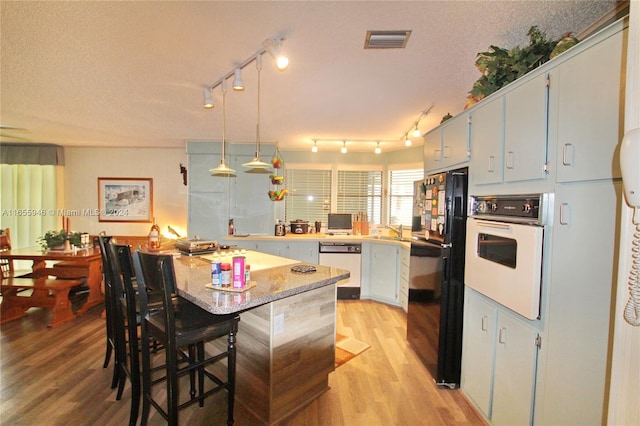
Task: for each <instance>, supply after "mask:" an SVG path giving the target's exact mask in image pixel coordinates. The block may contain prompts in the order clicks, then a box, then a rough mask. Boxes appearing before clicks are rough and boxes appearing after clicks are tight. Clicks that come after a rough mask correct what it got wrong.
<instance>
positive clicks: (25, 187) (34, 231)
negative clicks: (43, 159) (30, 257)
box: [0, 164, 62, 248]
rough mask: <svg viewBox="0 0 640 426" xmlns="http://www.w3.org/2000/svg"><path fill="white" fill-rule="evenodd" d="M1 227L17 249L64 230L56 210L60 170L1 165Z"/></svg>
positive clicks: (45, 166) (31, 166) (32, 244)
mask: <svg viewBox="0 0 640 426" xmlns="http://www.w3.org/2000/svg"><path fill="white" fill-rule="evenodd" d="M0 167H1V175H0V189H1V191H2V192H0V212H1V213H2V216H0V227H1V228H3V229H4V228H9V229H10V230H11V243H12V245H13V247H14V248H20V247H31V246H36V245H38V243H37V241H38V237H40V236H42V235H43V234H44V233H45V232H47V231H49V230H53V229H55V230H59V229H62V222H61V216H58V211H57V207H56V199H57V198H56V197H57V194H56V188H57V185H56V181H57V170H56V169H57V167H59V166H53V165H36V164H1V165H0Z"/></svg>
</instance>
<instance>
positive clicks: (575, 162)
mask: <svg viewBox="0 0 640 426" xmlns="http://www.w3.org/2000/svg"><path fill="white" fill-rule="evenodd" d="M608 32H609V33H610V34H607V36H606V37H604V38H600V37H599V38H598V40H599V42H598V43H596V44H593V45H591V46H589V45H588V44H589V41H588V40H585V41H584V42H583V43H585V46H586V47H587V48H586V49H585V50H584V51H583V52H580V54H574V55H573V56H572V57H571V58H569V59H568V60H566V61H564V62H562V63H561V64H560V65H559V66H557V67H555V68H554V69H553V70H552V72H551V89H550V96H551V102H550V121H551V127H550V129H549V130H550V135H549V137H550V139H552V140H553V139H555V144H556V150H557V151H556V152H557V155H556V157H557V166H556V167H557V178H556V180H557V181H558V182H571V181H581V180H594V179H607V178H611V177H620V167H619V163H618V160H617V149H618V143H619V142H620V140H621V138H622V134H623V120H622V118H623V115H622V114H621V113H620V110H621V108H622V107H623V104H624V98H623V94H624V72H625V64H626V59H625V58H626V44H627V33H628V28H624V29H623V27H622V25H619V26H617V27H613V28H611V31H608ZM578 46H579V47H582V46H580V45H578Z"/></svg>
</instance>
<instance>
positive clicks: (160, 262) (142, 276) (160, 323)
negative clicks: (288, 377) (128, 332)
mask: <svg viewBox="0 0 640 426" xmlns="http://www.w3.org/2000/svg"><path fill="white" fill-rule="evenodd" d="M132 257H133V265H134V270H135V272H136V280H137V284H138V300H139V303H140V314H141V348H142V349H141V350H142V419H141V424H142V425H146V424H147V420H148V417H149V409H150V406H153V407H154V408H155V409H156V410H157V411H158V412H159V413H160V414H161V415H162V417H164V418H165V419H166V420H167V422H168V423H169V424H170V425H177V424H178V411H179V410H180V409H182V408H185V407H187V406H189V405H191V404H193V403H195V402H198V403H199V405H200V406H203V405H204V399H205V398H206V397H207V396H209V395H212V394H214V393H216V392H219V391H221V390H223V389H225V390H226V391H227V424H228V425H232V424H233V422H234V419H233V408H234V396H235V371H236V347H235V342H236V333H237V332H238V322H239V321H240V316H239V315H238V314H229V315H214V314H211V313H209V312H207V311H205V310H204V309H202V308H200V307H199V306H197V305H195V304H193V303H191V302H189V301H188V300H186V299H183V298H182V297H180V296H177V297H176V294H177V291H176V279H175V270H174V266H173V257H172V256H171V255H164V254H152V253H145V252H141V251H139V250H136V251H135V252H134V253H133V256H132ZM148 292H152V293H153V292H161V293H162V295H163V296H164V297H163V303H162V308H160V309H157V310H155V311H150V310H149V307H148V302H147V294H148ZM224 336H226V337H227V350H226V351H224V352H221V353H218V354H215V355H213V356H210V357H206V356H205V348H204V344H205V342H208V341H211V340H214V339H218V338H221V337H224ZM151 338H154V339H156V340H158V341H159V342H160V343H162V345H163V346H164V348H165V364H164V366H163V369H164V372H165V376H164V377H162V378H156V379H154V378H152V359H151V353H150V350H149V345H150V344H151V341H150V339H151ZM185 348H186V349H187V352H186V353H185V352H184V349H185ZM180 356H186V357H187V359H188V361H189V362H188V363H187V364H186V365H185V366H179V365H178V361H179V357H180ZM222 360H226V361H227V377H226V380H222V379H220V378H219V377H217V376H216V375H214V374H213V373H212V372H211V371H210V369H207V368H206V367H207V366H209V365H212V364H214V363H217V362H219V361H222ZM187 374H188V375H190V377H191V378H192V380H193V375H194V374H196V375H197V379H198V389H197V393H196V392H195V390H194V389H193V386H192V391H191V394H190V398H189V399H188V400H187V399H186V398H180V395H179V378H180V376H183V375H187ZM205 378H208V379H210V380H211V382H208V383H209V385H208V389H207V390H205ZM163 381H166V400H167V403H166V409H165V408H163V407H162V404H161V403H160V402H159V401H157V400H155V399H154V396H153V395H152V387H153V386H154V385H156V384H159V383H161V382H163ZM192 383H193V382H192Z"/></svg>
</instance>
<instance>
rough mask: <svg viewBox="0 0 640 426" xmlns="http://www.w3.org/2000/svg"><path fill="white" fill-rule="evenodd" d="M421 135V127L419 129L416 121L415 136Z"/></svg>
mask: <svg viewBox="0 0 640 426" xmlns="http://www.w3.org/2000/svg"><path fill="white" fill-rule="evenodd" d="M420 136H422V135H421V134H420V129H418V123H416V128H415V129H414V130H413V137H414V138H419V137H420Z"/></svg>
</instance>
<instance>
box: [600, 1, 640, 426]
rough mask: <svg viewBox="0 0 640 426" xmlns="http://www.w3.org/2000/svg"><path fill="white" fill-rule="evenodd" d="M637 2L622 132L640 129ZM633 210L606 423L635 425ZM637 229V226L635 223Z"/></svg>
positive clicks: (639, 381) (623, 240) (623, 238)
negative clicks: (627, 315)
mask: <svg viewBox="0 0 640 426" xmlns="http://www.w3.org/2000/svg"><path fill="white" fill-rule="evenodd" d="M639 89H640V2H639V1H637V0H633V1H631V3H630V14H629V46H628V50H627V85H626V101H625V103H626V105H625V123H624V127H625V131H629V130H631V129H635V128H639V127H640V97H639V96H638V93H640V90H639ZM632 214H633V211H632V209H631V208H629V207H628V206H627V205H626V203H625V202H624V201H623V202H622V215H621V220H620V221H621V224H620V229H621V231H620V232H621V235H620V253H621V255H620V264H619V268H618V286H617V292H616V308H615V314H614V315H615V316H614V324H615V325H614V327H615V328H614V337H613V354H612V365H611V386H610V389H611V390H610V396H609V413H608V418H607V424H610V425H617V426H623V425H629V426H631V425H637V424H638V422H639V421H640V404H638V399H639V398H640V327H632V326H631V325H629V324H628V323H627V322H626V321H625V320H624V318H623V312H624V307H625V304H626V302H627V300H628V298H629V286H628V282H627V281H628V279H629V271H630V268H631V262H632V258H631V247H632V244H631V241H632V238H633V233H634V230H635V226H634V224H633V222H632ZM638 226H639V227H640V224H638Z"/></svg>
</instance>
